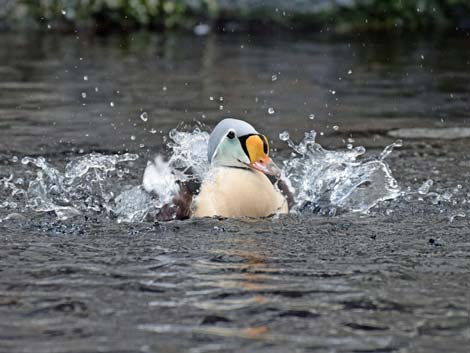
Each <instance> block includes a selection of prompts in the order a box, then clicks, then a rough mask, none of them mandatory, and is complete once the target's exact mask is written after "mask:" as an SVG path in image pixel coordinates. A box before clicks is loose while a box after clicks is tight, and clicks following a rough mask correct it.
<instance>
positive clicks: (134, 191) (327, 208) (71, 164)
mask: <svg viewBox="0 0 470 353" xmlns="http://www.w3.org/2000/svg"><path fill="white" fill-rule="evenodd" d="M315 137H316V133H315V131H313V130H312V131H310V132H307V133H305V136H304V138H303V139H302V140H301V141H300V142H299V143H295V142H294V141H292V140H291V139H290V136H289V134H288V133H287V132H282V133H281V134H280V137H279V138H280V140H281V141H283V142H285V143H286V144H287V147H288V149H289V150H290V157H289V158H288V159H286V160H284V162H283V168H282V174H283V177H284V178H286V179H287V180H288V181H289V182H290V185H291V186H292V189H293V191H294V194H295V200H296V201H295V205H294V207H293V208H292V210H291V212H294V213H298V214H299V213H311V212H313V213H318V214H323V215H329V216H332V215H335V214H336V213H337V212H338V211H339V210H340V211H342V212H343V211H347V212H362V213H367V212H369V210H371V209H372V208H374V207H375V206H377V205H378V204H379V203H381V202H382V201H385V200H393V199H397V198H398V197H400V196H405V197H404V199H405V201H406V200H407V198H408V200H411V199H412V198H413V197H414V198H415V199H416V198H418V199H423V198H426V199H429V200H431V203H433V204H437V203H442V202H450V199H451V197H452V195H451V194H449V193H442V194H441V193H437V192H433V191H430V189H431V187H432V186H433V182H432V180H428V181H426V182H425V183H424V184H423V185H422V186H421V187H419V188H418V189H417V190H410V189H409V190H405V191H404V190H402V189H401V188H400V186H399V185H398V183H397V181H396V179H395V178H394V177H393V175H392V172H391V170H390V168H389V166H388V164H387V163H386V161H385V158H386V157H387V156H388V155H389V154H390V153H391V152H392V151H393V149H394V148H395V147H400V146H401V145H402V143H401V141H397V142H395V143H394V144H392V145H389V146H387V147H386V148H385V149H384V150H383V152H382V153H381V154H380V155H379V156H376V157H373V156H368V157H367V156H366V155H365V153H366V151H365V148H364V147H360V146H358V147H352V146H348V147H347V148H346V149H345V150H338V151H330V150H327V149H324V148H323V147H322V146H321V145H319V144H318V143H317V142H316V141H315ZM208 139H209V133H208V132H206V131H202V130H201V128H200V127H197V128H195V129H193V130H192V131H179V130H177V129H173V130H172V131H171V132H170V133H169V138H168V140H167V143H166V147H167V157H166V158H164V157H162V156H157V157H156V158H155V160H154V161H151V162H148V164H147V167H146V169H145V171H144V173H143V180H142V182H141V183H140V182H135V181H132V180H127V179H126V180H124V179H123V177H124V176H125V175H126V173H128V169H127V168H126V167H125V165H126V163H132V162H133V161H135V160H136V159H137V158H139V156H138V155H136V154H129V153H127V154H123V155H102V154H96V153H93V154H88V155H84V156H80V157H76V158H72V159H71V160H69V161H68V163H66V165H65V167H64V168H58V167H55V166H52V165H50V164H49V163H48V162H47V161H46V160H45V158H43V157H38V158H32V157H24V158H23V159H22V164H23V165H24V166H25V167H27V168H29V170H28V173H27V174H26V175H27V176H28V175H30V176H32V177H31V178H30V180H24V179H23V178H16V179H15V177H14V176H13V175H10V176H9V177H7V178H3V179H0V185H2V186H3V188H4V189H6V190H8V191H9V192H10V197H9V199H8V200H6V201H4V202H2V203H0V208H4V209H5V208H6V209H11V210H16V211H26V210H32V211H37V212H53V213H55V214H56V216H57V217H58V218H59V219H67V218H70V217H73V216H76V215H78V214H84V213H87V212H93V213H95V214H103V215H106V216H108V217H115V218H117V220H118V222H141V221H144V220H146V219H147V218H148V215H154V214H156V213H158V211H159V210H160V209H161V208H162V207H163V206H165V205H168V204H171V201H172V199H173V197H174V196H175V195H176V194H177V193H178V191H179V188H180V186H179V183H180V182H183V181H188V180H191V179H196V180H199V181H200V180H202V179H204V176H205V175H206V173H207V171H208V169H209V164H208V161H207V143H208ZM274 158H275V159H276V156H274ZM165 160H166V161H165ZM25 178H26V177H25ZM453 216H454V217H453V218H452V220H453V219H455V217H463V216H465V213H463V215H462V212H458V213H456V214H454V215H453Z"/></svg>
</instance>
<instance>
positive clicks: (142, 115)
mask: <svg viewBox="0 0 470 353" xmlns="http://www.w3.org/2000/svg"><path fill="white" fill-rule="evenodd" d="M140 120H142V121H143V122H147V121H148V120H149V116H148V114H147V112H142V114H140Z"/></svg>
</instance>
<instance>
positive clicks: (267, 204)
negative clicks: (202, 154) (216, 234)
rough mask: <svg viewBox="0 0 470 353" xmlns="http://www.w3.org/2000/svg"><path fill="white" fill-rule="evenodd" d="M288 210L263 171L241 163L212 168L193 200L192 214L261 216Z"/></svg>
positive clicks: (285, 203)
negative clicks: (239, 164)
mask: <svg viewBox="0 0 470 353" xmlns="http://www.w3.org/2000/svg"><path fill="white" fill-rule="evenodd" d="M287 211H288V206H287V200H286V199H285V198H284V196H283V195H282V194H281V193H280V192H279V191H278V190H276V189H275V187H274V185H273V184H272V183H271V181H270V180H269V179H268V178H267V177H266V175H264V174H263V173H261V172H259V171H257V170H255V169H250V168H242V167H215V168H212V169H211V171H210V172H209V175H208V176H207V178H206V179H205V180H204V182H203V184H202V185H201V190H200V193H199V195H198V196H197V197H196V198H195V200H194V202H193V217H212V216H222V217H234V218H240V217H252V218H261V217H268V216H271V215H274V214H280V213H287Z"/></svg>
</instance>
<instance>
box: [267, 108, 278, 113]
mask: <svg viewBox="0 0 470 353" xmlns="http://www.w3.org/2000/svg"><path fill="white" fill-rule="evenodd" d="M275 112H276V111H275V110H274V108H273V107H269V108H268V114H269V115H273V114H274V113H275Z"/></svg>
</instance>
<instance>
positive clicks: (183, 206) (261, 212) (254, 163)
mask: <svg viewBox="0 0 470 353" xmlns="http://www.w3.org/2000/svg"><path fill="white" fill-rule="evenodd" d="M207 157H208V160H209V163H210V168H209V171H208V173H207V175H206V177H205V178H204V180H203V181H202V183H200V184H199V183H198V184H197V185H194V181H192V182H189V183H188V182H182V183H180V192H179V194H178V195H177V196H176V197H175V198H174V199H173V202H172V205H171V206H169V207H164V208H163V209H162V210H161V211H160V213H159V214H158V215H157V219H159V220H166V219H169V218H172V219H175V218H176V219H185V218H190V217H214V216H220V217H230V218H242V217H249V218H261V217H268V216H272V215H276V214H285V213H287V212H288V210H289V207H290V206H291V205H292V203H293V196H292V192H291V191H290V188H289V186H288V183H287V182H286V181H284V180H282V179H281V171H280V169H279V168H278V167H277V166H276V164H275V163H274V162H273V160H272V159H271V158H270V157H269V142H268V139H267V138H266V136H265V135H262V134H260V133H259V132H258V131H256V130H255V128H254V127H253V126H252V125H250V124H249V123H247V122H245V121H243V120H238V119H231V118H227V119H224V120H222V121H220V122H219V123H218V124H217V126H216V127H215V128H214V130H213V131H212V133H211V135H210V137H209V144H208V151H207Z"/></svg>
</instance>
